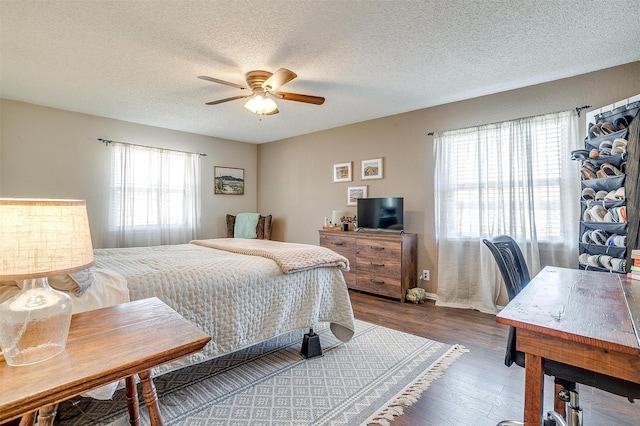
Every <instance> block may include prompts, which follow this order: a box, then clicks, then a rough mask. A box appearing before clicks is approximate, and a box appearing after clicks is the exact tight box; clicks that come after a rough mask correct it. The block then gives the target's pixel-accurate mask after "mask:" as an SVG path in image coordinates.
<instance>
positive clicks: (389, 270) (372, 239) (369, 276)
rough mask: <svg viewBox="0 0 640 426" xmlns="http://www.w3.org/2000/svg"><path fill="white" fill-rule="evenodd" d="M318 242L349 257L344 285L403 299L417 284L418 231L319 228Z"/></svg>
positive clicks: (344, 274)
mask: <svg viewBox="0 0 640 426" xmlns="http://www.w3.org/2000/svg"><path fill="white" fill-rule="evenodd" d="M318 232H319V233H320V245H321V246H322V247H328V248H330V249H332V250H334V251H336V252H338V253H340V254H341V255H343V256H345V257H346V258H347V259H349V266H350V270H349V271H342V274H343V276H344V280H345V282H346V283H347V287H349V288H351V289H354V290H362V291H366V292H369V293H374V294H377V295H380V296H387V297H392V298H394V299H400V301H401V302H404V295H405V294H406V293H407V290H408V289H410V288H413V287H416V285H417V278H418V275H417V264H418V263H417V246H418V244H417V241H418V238H417V234H405V233H391V232H335V231H325V230H322V231H318Z"/></svg>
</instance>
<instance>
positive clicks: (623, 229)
mask: <svg viewBox="0 0 640 426" xmlns="http://www.w3.org/2000/svg"><path fill="white" fill-rule="evenodd" d="M638 98H640V96H638V97H635V98H633V99H629V100H627V101H625V102H621V103H617V104H613V105H610V106H608V107H604V108H600V109H599V110H594V111H591V112H589V113H587V119H586V122H587V137H586V138H585V141H584V149H582V150H576V151H573V152H572V158H573V159H574V160H578V161H580V162H581V165H582V167H581V169H580V175H581V180H582V181H581V187H582V188H581V189H582V194H581V216H580V249H579V257H578V264H579V268H580V269H589V270H596V271H610V272H617V273H621V274H623V273H626V262H625V257H626V251H627V223H628V219H627V202H626V196H625V181H626V164H627V163H626V161H627V144H628V136H627V135H628V127H629V124H630V123H631V121H633V119H634V117H635V116H636V114H637V113H638V111H639V110H640V100H637V99H638Z"/></svg>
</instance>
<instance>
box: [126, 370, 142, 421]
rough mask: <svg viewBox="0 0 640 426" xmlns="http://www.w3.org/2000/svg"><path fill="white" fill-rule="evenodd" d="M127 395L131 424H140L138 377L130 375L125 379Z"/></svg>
mask: <svg viewBox="0 0 640 426" xmlns="http://www.w3.org/2000/svg"><path fill="white" fill-rule="evenodd" d="M124 383H125V395H126V396H127V410H128V411H129V424H130V425H131V426H140V406H139V405H138V387H137V386H136V378H135V377H134V376H129V377H127V378H125V379H124Z"/></svg>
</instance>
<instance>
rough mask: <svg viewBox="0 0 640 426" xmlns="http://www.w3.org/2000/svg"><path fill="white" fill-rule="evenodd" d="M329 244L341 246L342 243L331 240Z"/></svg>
mask: <svg viewBox="0 0 640 426" xmlns="http://www.w3.org/2000/svg"><path fill="white" fill-rule="evenodd" d="M331 244H332V245H334V246H343V245H344V243H343V242H335V241H331Z"/></svg>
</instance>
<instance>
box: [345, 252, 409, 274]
mask: <svg viewBox="0 0 640 426" xmlns="http://www.w3.org/2000/svg"><path fill="white" fill-rule="evenodd" d="M356 268H357V269H358V271H368V272H370V273H371V274H373V275H381V276H385V277H394V278H398V279H399V278H400V277H401V275H402V265H401V262H400V256H398V257H388V256H378V257H373V256H362V255H360V254H358V257H357V258H356Z"/></svg>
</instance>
